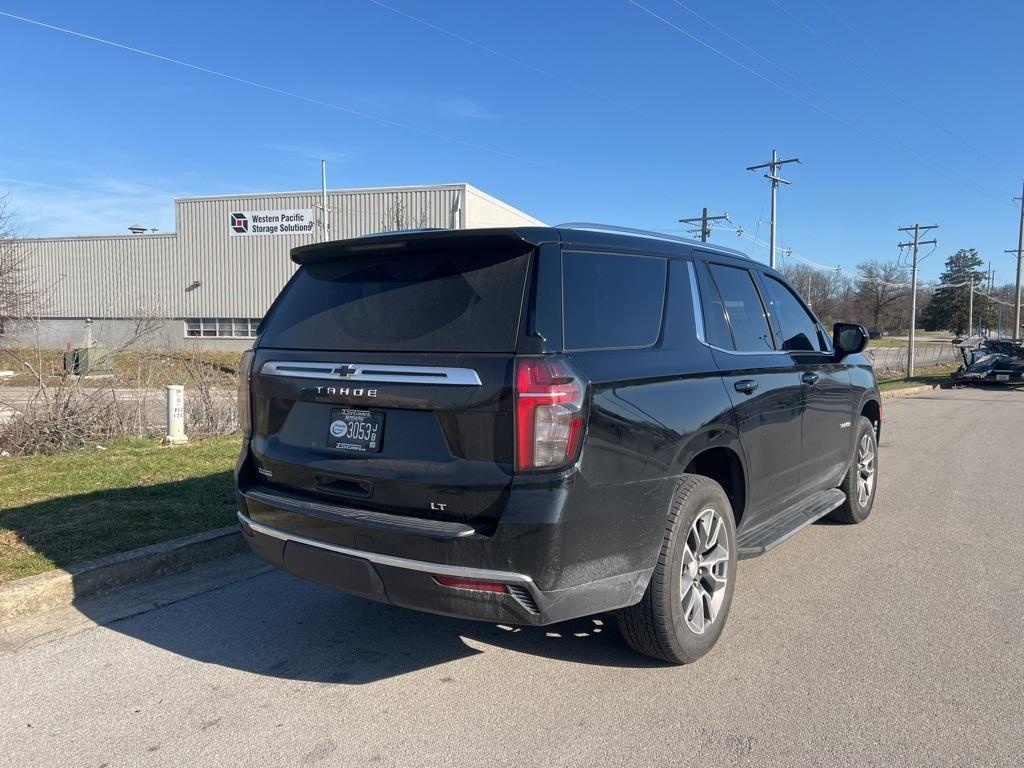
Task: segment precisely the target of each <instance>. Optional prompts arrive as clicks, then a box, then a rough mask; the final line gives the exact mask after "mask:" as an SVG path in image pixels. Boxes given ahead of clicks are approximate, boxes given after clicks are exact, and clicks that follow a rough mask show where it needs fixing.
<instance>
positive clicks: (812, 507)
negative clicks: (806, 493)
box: [736, 488, 846, 560]
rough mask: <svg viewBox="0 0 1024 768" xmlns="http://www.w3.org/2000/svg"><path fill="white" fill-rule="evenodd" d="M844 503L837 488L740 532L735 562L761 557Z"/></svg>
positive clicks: (844, 498) (801, 502)
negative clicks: (755, 526) (737, 558)
mask: <svg viewBox="0 0 1024 768" xmlns="http://www.w3.org/2000/svg"><path fill="white" fill-rule="evenodd" d="M844 501H846V494H845V493H843V492H842V491H841V490H839V489H838V488H832V489H830V490H827V491H818V492H817V493H815V494H813V495H812V496H810V497H809V498H806V499H803V500H801V501H800V502H798V503H797V504H794V505H793V506H791V507H789V509H787V510H785V511H784V512H782V513H781V514H779V515H776V516H775V517H773V518H772V519H771V520H768V521H766V522H765V523H764V524H762V525H759V526H758V527H757V528H754V529H752V530H749V531H741V532H740V533H739V534H738V535H737V536H736V549H737V555H738V557H739V559H740V560H745V559H747V558H751V557H757V556H758V555H763V554H764V553H765V552H767V551H768V550H769V549H772V548H773V547H777V546H778V545H779V544H781V543H782V542H784V541H785V540H786V539H788V538H789V537H790V536H793V535H794V534H796V533H798V532H799V531H801V530H802V529H804V528H806V527H807V526H808V525H810V524H811V523H813V522H814V521H815V520H819V519H820V518H822V517H824V516H825V515H827V514H828V513H829V512H831V511H832V510H833V509H835V508H836V507H838V506H839V505H840V504H842V503H843V502H844Z"/></svg>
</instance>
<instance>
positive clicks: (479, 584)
mask: <svg viewBox="0 0 1024 768" xmlns="http://www.w3.org/2000/svg"><path fill="white" fill-rule="evenodd" d="M434 581H436V582H437V583H438V584H440V585H442V586H445V587H455V588H456V589H475V590H476V591H477V592H508V587H507V585H505V584H502V583H501V582H500V581H479V580H477V579H460V578H457V577H455V576H434Z"/></svg>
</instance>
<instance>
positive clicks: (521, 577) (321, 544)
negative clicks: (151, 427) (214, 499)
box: [238, 512, 533, 587]
mask: <svg viewBox="0 0 1024 768" xmlns="http://www.w3.org/2000/svg"><path fill="white" fill-rule="evenodd" d="M238 520H239V522H240V523H241V524H242V527H243V528H245V527H246V526H248V527H249V528H251V529H252V530H254V531H255V532H256V533H261V534H263V535H264V536H270V537H271V538H274V539H279V540H281V541H294V542H295V543H296V544H305V545H306V546H310V547H317V548H319V549H325V550H327V551H329V552H337V553H338V554H339V555H348V556H349V557H358V558H361V559H363V560H369V561H370V562H371V563H374V564H375V565H384V566H388V567H391V568H402V569H404V570H407V571H419V572H421V573H430V574H437V575H439V576H454V577H456V578H463V579H477V580H480V581H500V582H504V583H506V584H524V585H526V586H528V587H533V579H532V578H530V577H529V576H527V575H526V574H523V573H514V572H512V571H492V570H489V569H487V568H470V567H468V566H463V565H445V564H443V563H427V562H424V561H423V560H410V559H408V558H405V557H396V556H395V555H383V554H381V553H379V552H367V551H365V550H362V549H352V548H350V547H342V546H339V545H338V544H329V543H328V542H326V541H317V540H316V539H309V538H306V537H305V536H299V535H298V534H295V533H288V532H287V531H282V530H279V529H277V528H271V527H270V526H269V525H263V523H257V522H256V521H254V520H252V519H250V518H249V517H247V516H246V515H244V514H243V513H241V512H238Z"/></svg>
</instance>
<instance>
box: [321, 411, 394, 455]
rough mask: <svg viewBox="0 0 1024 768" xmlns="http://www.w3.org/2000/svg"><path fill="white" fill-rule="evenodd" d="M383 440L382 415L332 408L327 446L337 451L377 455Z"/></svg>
mask: <svg viewBox="0 0 1024 768" xmlns="http://www.w3.org/2000/svg"><path fill="white" fill-rule="evenodd" d="M383 438H384V414H383V413H377V412H374V411H360V410H357V409H355V408H332V409H331V423H330V426H329V427H328V430H327V445H328V447H330V448H337V449H338V450H339V451H353V452H355V453H377V452H378V451H380V447H381V441H382V440H383Z"/></svg>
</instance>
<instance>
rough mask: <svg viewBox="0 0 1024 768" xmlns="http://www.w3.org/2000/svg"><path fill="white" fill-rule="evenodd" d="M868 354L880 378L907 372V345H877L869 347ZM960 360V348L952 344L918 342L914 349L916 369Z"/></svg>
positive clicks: (952, 363)
mask: <svg viewBox="0 0 1024 768" xmlns="http://www.w3.org/2000/svg"><path fill="white" fill-rule="evenodd" d="M866 354H867V357H868V359H869V360H870V361H871V364H872V365H873V366H874V368H875V375H876V376H878V377H879V378H884V377H889V376H899V375H901V374H905V373H906V372H907V348H906V347H875V348H873V349H868V350H867V352H866ZM960 361H961V358H960V350H959V349H958V348H957V347H954V346H953V345H952V344H918V345H917V346H916V347H915V349H914V367H915V369H923V368H934V367H936V366H939V365H956V364H957V363H959V362H960Z"/></svg>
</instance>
